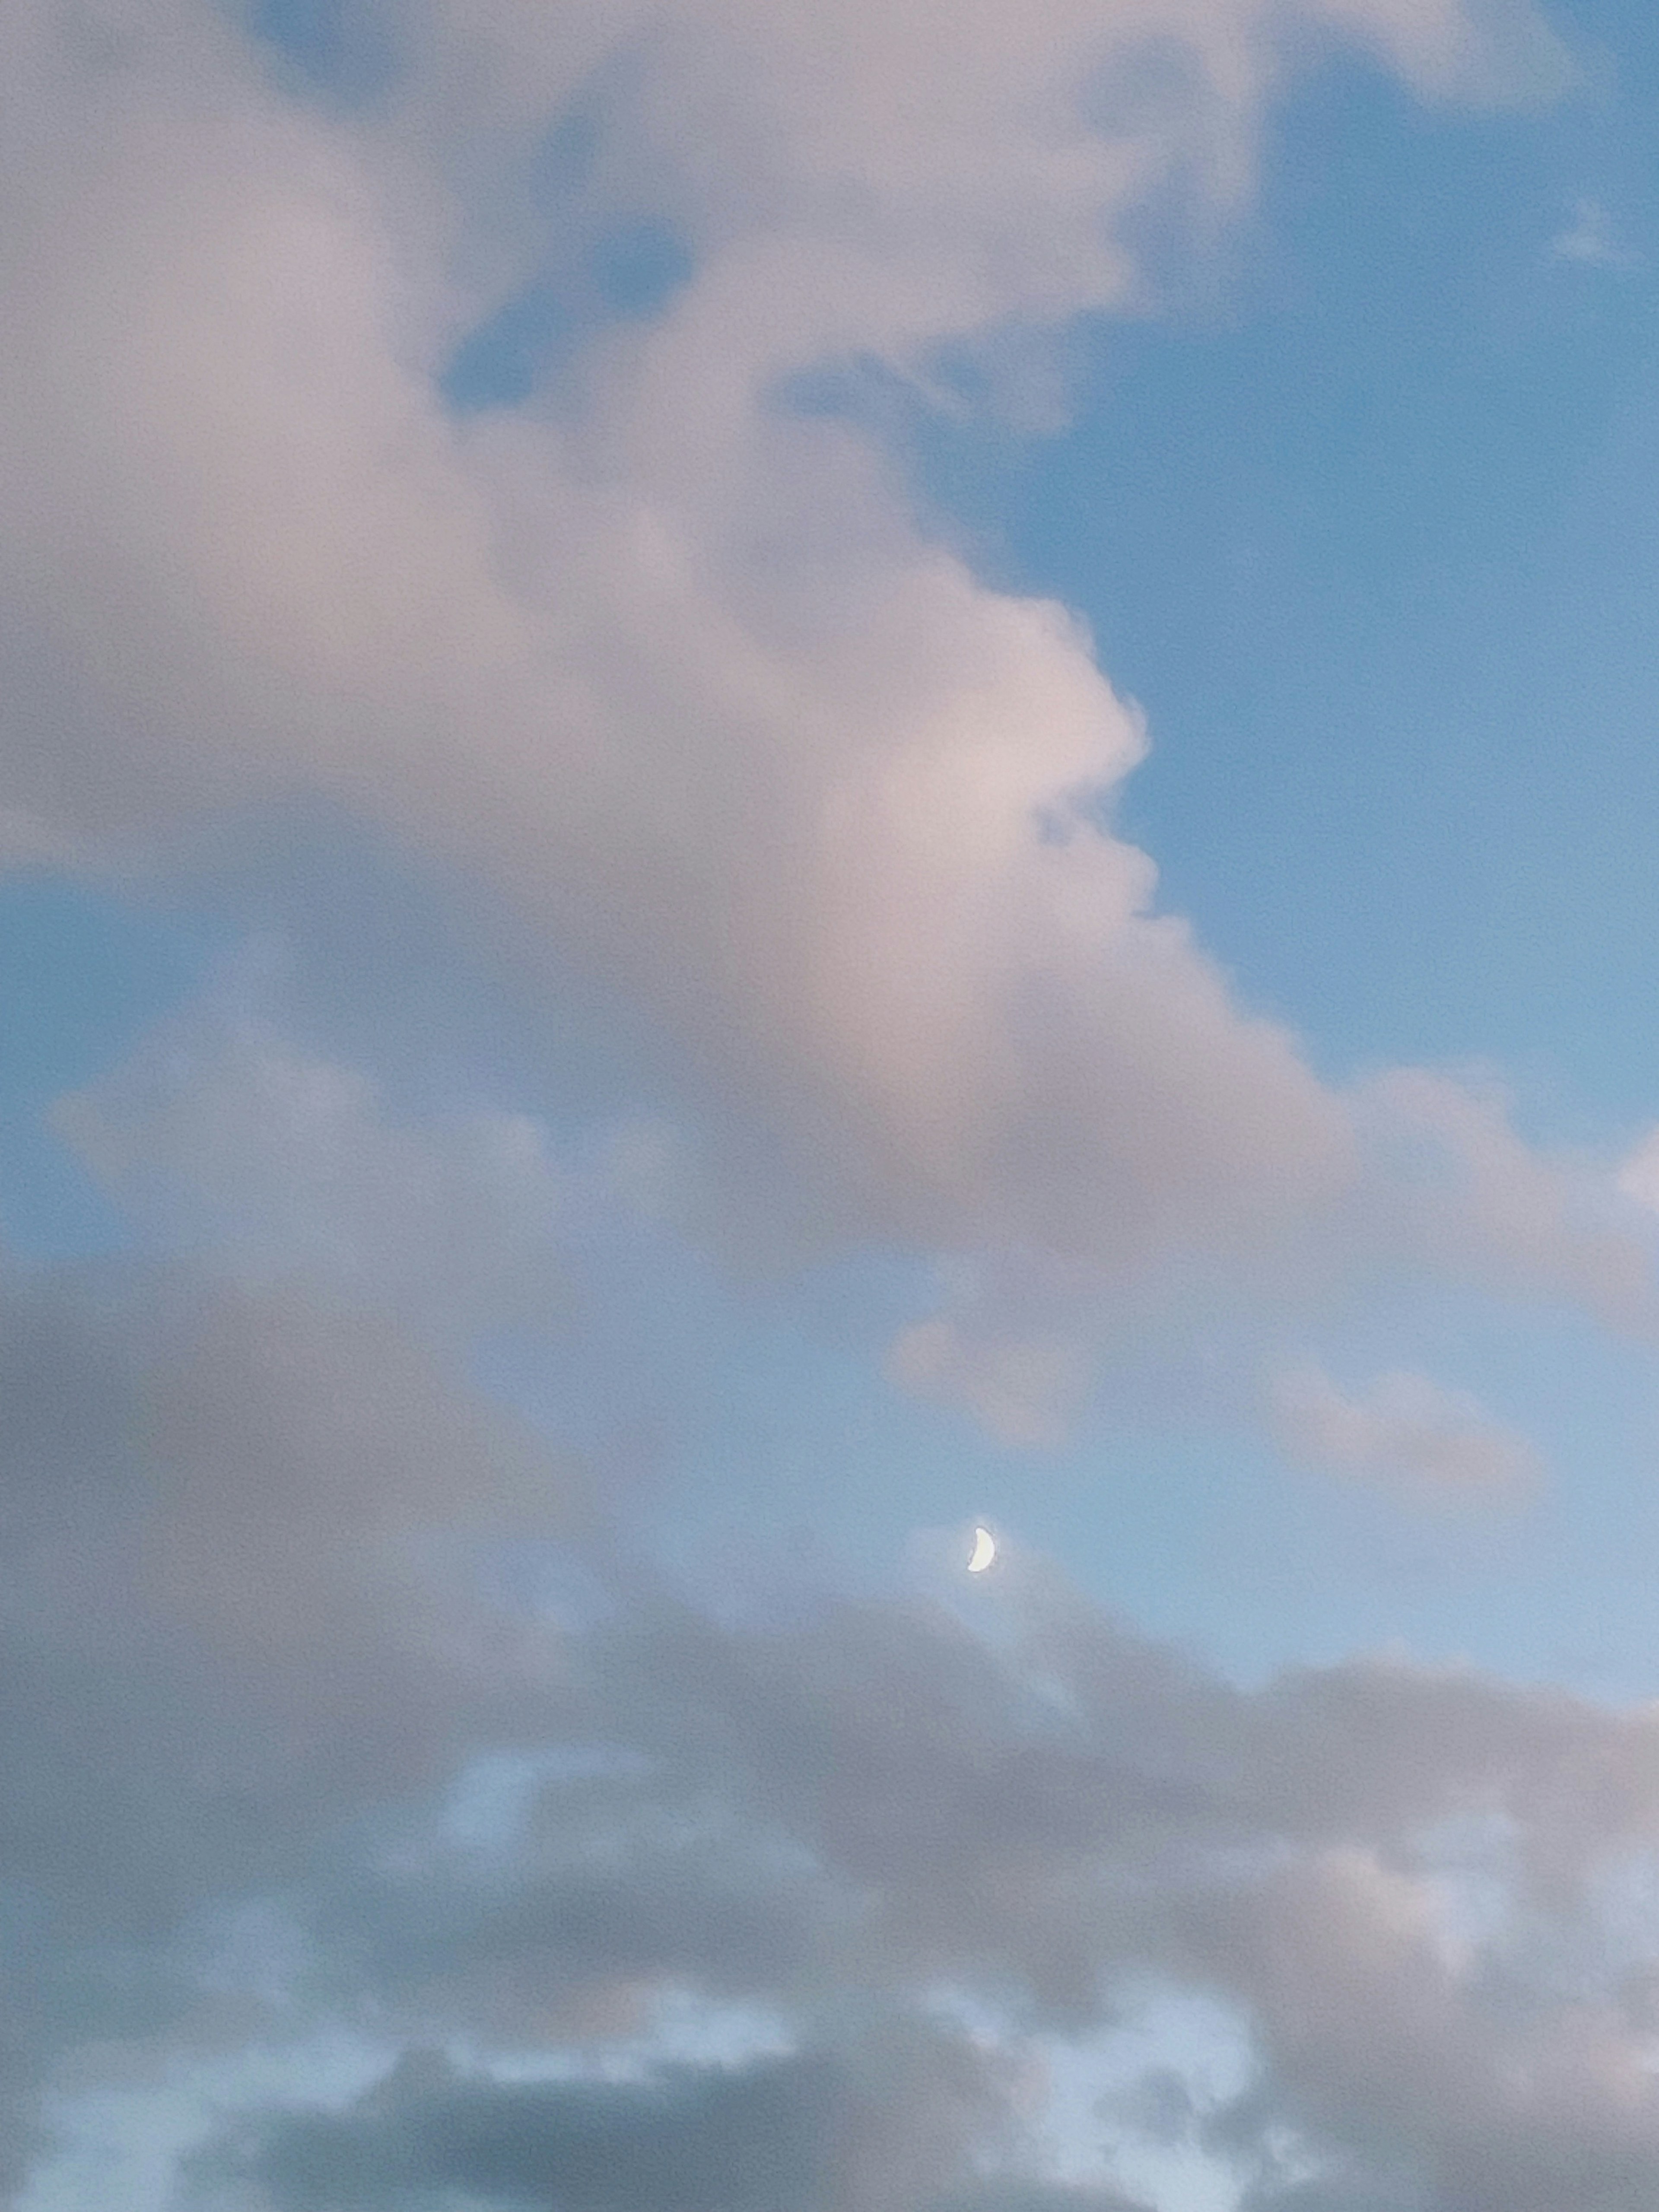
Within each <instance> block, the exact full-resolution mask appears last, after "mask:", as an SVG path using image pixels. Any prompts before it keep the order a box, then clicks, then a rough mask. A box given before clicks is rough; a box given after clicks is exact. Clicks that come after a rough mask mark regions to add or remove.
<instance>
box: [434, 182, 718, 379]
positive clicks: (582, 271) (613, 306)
mask: <svg viewBox="0 0 1659 2212" xmlns="http://www.w3.org/2000/svg"><path fill="white" fill-rule="evenodd" d="M691 270H692V260H691V255H690V250H689V249H688V247H687V246H686V245H685V243H684V240H683V239H681V237H680V236H679V235H678V233H677V232H676V231H675V230H674V229H673V228H671V226H670V225H669V224H667V223H665V222H658V221H656V220H655V219H653V218H647V217H641V218H638V219H636V220H634V221H630V222H617V223H612V224H610V225H608V226H606V227H605V228H603V229H602V230H601V231H600V233H599V236H598V237H597V238H596V239H595V240H593V241H592V244H591V245H590V246H588V248H587V249H586V252H585V253H584V254H582V256H581V257H580V261H579V264H578V265H577V267H576V269H575V270H574V273H571V274H568V275H562V276H538V277H536V278H534V279H533V280H532V282H530V283H526V284H525V285H523V286H521V287H520V289H519V290H517V291H516V292H514V293H513V295H511V296H510V297H509V298H508V299H507V300H505V301H502V302H501V305H500V306H499V307H495V308H494V309H492V311H491V312H490V313H489V314H488V315H486V316H485V317H484V318H483V320H482V321H480V322H479V323H477V325H475V326H474V327H473V328H472V329H471V331H468V332H467V333H466V335H465V337H463V338H462V339H461V340H460V342H459V344H458V345H457V346H456V348H455V349H454V351H453V353H452V354H451V356H450V358H449V360H448V361H447V363H446V364H445V366H444V368H443V369H442V371H441V374H440V376H439V379H438V385H439V390H440V391H441V393H442V395H443V398H444V400H445V402H446V404H447V405H448V407H449V408H450V409H451V410H453V412H454V413H456V414H459V415H472V414H478V413H481V412H483V411H484V410H489V409H492V408H499V407H520V406H522V405H523V404H525V403H526V401H527V400H529V399H531V398H533V397H534V396H535V395H536V393H537V392H538V391H540V390H542V389H543V388H544V386H547V385H548V384H550V382H551V381H552V380H555V379H556V377H557V375H558V374H559V372H560V371H561V370H562V368H564V367H565V366H566V365H567V364H568V362H570V361H571V360H572V359H574V356H575V355H576V353H577V352H578V350H579V349H580V347H581V346H582V345H583V344H584V343H586V342H587V341H588V340H590V339H591V338H592V337H593V336H594V334H595V333H596V331H599V330H601V329H603V328H604V327H605V325H609V324H613V323H617V322H629V321H648V320H649V319H651V318H652V317H653V316H655V315H658V314H660V313H662V312H663V310H664V309H665V307H666V306H667V305H668V303H669V301H671V299H672V297H673V295H675V293H676V292H678V290H679V289H680V288H681V286H682V285H684V283H687V282H688V280H689V279H690V275H691Z"/></svg>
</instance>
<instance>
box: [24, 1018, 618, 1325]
mask: <svg viewBox="0 0 1659 2212" xmlns="http://www.w3.org/2000/svg"><path fill="white" fill-rule="evenodd" d="M52 1121H53V1126H54V1127H55V1129H56V1131H57V1133H58V1134H59V1135H60V1136H61V1137H63V1138H64V1139H65V1140H66V1141H67V1142H68V1143H69V1144H70V1146H72V1147H73V1149H74V1150H75V1152H76V1154H77V1155H78V1156H79V1158H80V1159H81V1160H82V1163H83V1164H85V1165H86V1166H87V1168H88V1170H90V1171H91V1172H92V1174H93V1175H94V1176H95V1177H96V1179H97V1180H98V1182H100V1184H101V1185H102V1187H103V1188H104V1189H105V1190H106V1191H107V1192H108V1193H109V1194H110V1195H111V1196H112V1198H114V1199H115V1200H118V1202H119V1203H120V1205H121V1206H123V1207H124V1208H125V1210H126V1211H127V1212H128V1213H129V1214H130V1215H131V1217H132V1218H134V1219H135V1220H136V1221H137V1222H139V1223H141V1224H142V1225H143V1227H144V1228H145V1230H146V1231H147V1232H148V1234H149V1236H150V1237H152V1238H153V1239H155V1241H156V1243H158V1244H159V1246H160V1248H161V1249H163V1250H167V1251H171V1252H173V1253H179V1252H186V1253H190V1254H192V1255H195V1256H196V1257H197V1258H198V1259H199V1260H200V1261H203V1262H204V1263H205V1264H209V1265H211V1266H214V1267H216V1268H217V1269H219V1270H221V1271H222V1272H224V1273H228V1275H230V1276H231V1277H232V1279H234V1280H235V1281H236V1282H237V1283H238V1284H240V1285H241V1286H242V1287H243V1288H245V1289H246V1290H248V1291H252V1292H259V1291H265V1290H269V1289H271V1288H274V1287H276V1285H281V1284H283V1283H285V1282H290V1283H291V1282H294V1281H296V1280H298V1281H303V1282H306V1283H307V1284H308V1285H309V1286H310V1287H311V1289H312V1291H313V1294H314V1293H315V1292H316V1291H319V1290H321V1289H323V1288H325V1287H327V1288H329V1289H331V1290H332V1291H334V1292H335V1293H336V1294H337V1295H339V1296H341V1297H346V1298H348V1299H352V1300H355V1301H356V1302H358V1303H360V1304H361V1303H365V1302H366V1303H367V1304H368V1305H370V1306H371V1307H373V1308H374V1309H377V1310H384V1311H390V1312H393V1313H400V1314H402V1315H404V1316H407V1317H409V1318H411V1319H414V1320H416V1321H418V1322H421V1323H422V1324H423V1325H425V1326H426V1327H428V1328H439V1329H441V1330H442V1331H443V1332H444V1333H446V1334H456V1333H457V1332H459V1334H460V1335H461V1336H462V1337H463V1338H465V1336H466V1335H467V1334H469V1333H470V1332H471V1331H474V1330H476V1329H477V1328H480V1327H482V1326H483V1325H485V1324H486V1323H488V1322H492V1321H501V1320H517V1321H521V1322H536V1321H543V1320H544V1319H545V1318H546V1316H548V1315H549V1314H550V1312H553V1311H556V1309H557V1306H558V1304H559V1303H560V1301H561V1298H562V1293H563V1283H562V1272H561V1267H560V1260H559V1252H558V1246H559V1239H560V1237H561V1234H562V1231H564V1229H565V1227H566V1216H567V1212H574V1210H575V1208H576V1206H577V1204H578V1202H579V1200H580V1199H582V1198H584V1197H586V1195H587V1193H586V1191H585V1190H584V1189H583V1188H582V1187H581V1186H582V1180H583V1179H582V1178H581V1177H580V1176H578V1175H577V1174H576V1173H575V1172H574V1171H569V1172H567V1171H566V1170H564V1169H563V1168H562V1166H561V1164H559V1163H557V1162H556V1161H555V1159H554V1158H553V1157H552V1153H551V1150H550V1145H549V1142H548V1139H547V1136H546V1133H545V1132H544V1130H543V1129H542V1128H541V1127H539V1126H538V1124H537V1123H536V1122H535V1121H532V1119H531V1118H530V1117H529V1116H528V1115H523V1114H512V1113H505V1112H501V1111H500V1110H498V1109H485V1108H480V1107H470V1108H465V1109H459V1110H452V1111H450V1112H447V1113H440V1114H438V1115H428V1116H426V1117H425V1118H424V1119H423V1120H422V1121H414V1120H413V1119H404V1120H399V1119H398V1117H397V1116H396V1115H393V1114H391V1113H389V1112H388V1111H387V1110H386V1106H385V1103H384V1102H383V1101H382V1100H381V1099H380V1097H378V1096H377V1094H376V1091H375V1087H374V1084H373V1083H372V1082H371V1081H370V1080H369V1079H368V1077H367V1076H365V1075H364V1074H363V1073H362V1072H361V1071H359V1070H357V1069H356V1068H352V1067H348V1066H342V1065H341V1064H340V1063H338V1062H337V1061H334V1060H327V1059H325V1058H324V1057H322V1056H321V1055H320V1054H318V1053H316V1052H314V1051H312V1050H307V1049H305V1048H301V1047H299V1046H297V1045H296V1044H295V1043H294V1042H292V1041H291V1040H290V1039H289V1038H288V1037H286V1036H283V1033H282V1031H281V1030H279V1029H278V1028H277V1027H276V1025H275V1024H273V1023H272V1022H271V1021H270V1019H269V1018H268V1017H266V1016H264V1014H263V1013H262V1012H260V1011H259V1010H258V1005H257V993H255V994H249V993H248V992H247V991H246V989H243V988H240V987H238V986H237V984H236V981H235V979H234V977H232V978H228V979H227V980H226V982H225V984H224V985H223V986H222V987H221V988H220V989H219V990H218V991H216V993H214V994H210V997H209V999H208V1000H206V1001H204V1003H202V1004H200V1005H197V1006H192V1007H191V1008H190V1009H189V1010H188V1011H187V1012H185V1013H184V1014H182V1015H180V1016H179V1017H177V1018H174V1019H173V1020H172V1021H170V1022H168V1023H167V1024H164V1025H162V1026H161V1028H160V1029H159V1030H155V1032H153V1033H152V1034H151V1035H150V1036H148V1037H147V1038H146V1039H145V1040H144V1041H143V1044H142V1046H141V1047H140V1049H139V1051H138V1053H137V1054H136V1056H135V1057H133V1058H132V1059H131V1060H128V1061H127V1062H125V1064H124V1065H122V1066H120V1067H118V1068H117V1069H115V1070H113V1071H112V1072H111V1073H108V1074H106V1075H105V1076H104V1077H102V1078H100V1079H99V1080H98V1081H97V1082H96V1083H94V1085H91V1086H89V1087H88V1089H86V1090H84V1091H80V1092H77V1093H75V1094H73V1095H71V1096H69V1097H64V1098H61V1099H59V1100H58V1102H57V1103H56V1105H55V1106H54V1109H53V1111H52ZM635 1151H637V1143H636V1144H635ZM629 1157H630V1158H632V1155H631V1154H630V1156H629ZM634 1167H635V1181H639V1180H640V1177H641V1175H643V1174H645V1173H646V1172H647V1164H645V1163H643V1162H642V1161H640V1160H635V1162H634ZM588 1180H590V1181H591V1177H589V1178H588Z"/></svg>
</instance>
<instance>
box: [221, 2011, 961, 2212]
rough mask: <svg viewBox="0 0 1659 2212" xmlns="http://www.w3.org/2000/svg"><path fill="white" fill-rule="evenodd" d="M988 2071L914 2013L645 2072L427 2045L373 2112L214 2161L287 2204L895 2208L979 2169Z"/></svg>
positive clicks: (269, 2136)
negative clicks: (751, 2058)
mask: <svg viewBox="0 0 1659 2212" xmlns="http://www.w3.org/2000/svg"><path fill="white" fill-rule="evenodd" d="M982 2071H983V2068H982V2063H975V2057H974V2055H973V2053H972V2052H971V2051H970V2050H969V2049H968V2048H967V2047H966V2046H964V2045H961V2044H955V2045H953V2044H952V2043H951V2041H950V2040H949V2039H947V2038H946V2037H945V2036H944V2035H943V2034H941V2033H939V2032H938V2031H933V2032H931V2033H930V2032H929V2031H928V2030H927V2028H926V2027H924V2026H923V2025H922V2024H921V2022H908V2023H907V2022H904V2021H898V2022H896V2023H876V2024H872V2027H871V2028H869V2029H866V2033H865V2035H864V2036H863V2038H861V2039H860V2043H859V2045H857V2046H855V2047H854V2050H853V2051H850V2052H846V2051H843V2052H836V2051H806V2052H802V2053H800V2054H799V2055H798V2056H794V2057H787V2058H783V2059H773V2060H765V2061H761V2062H759V2063H754V2064H751V2065H750V2066H747V2067H742V2068H733V2069H714V2068H708V2069H702V2070H700V2071H693V2070H690V2069H679V2070H678V2071H677V2072H675V2073H672V2074H667V2075H662V2076H659V2078H657V2079H655V2080H648V2081H642V2082H638V2083H601V2082H562V2083H552V2082H535V2083H529V2082H526V2083H523V2084H519V2085H513V2086H508V2085H503V2084H501V2083H499V2082H495V2081H489V2080H488V2079H487V2078H486V2079H484V2080H481V2081H480V2080H473V2081H462V2080H458V2079H457V2078H456V2077H455V2075H453V2072H452V2070H451V2069H450V2068H449V2067H448V2066H447V2064H446V2063H445V2062H444V2061H443V2059H442V2058H441V2057H438V2056H436V2055H435V2054H434V2055H432V2056H424V2055H422V2056H420V2057H414V2058H412V2059H405V2060H404V2061H403V2062H402V2063H401V2064H400V2065H399V2067H398V2070H397V2072H396V2073H395V2074H394V2075H392V2077H391V2079H390V2080H388V2081H385V2082H383V2083H381V2084H380V2086H379V2087H377V2088H376V2089H375V2090H374V2091H373V2092H372V2093H370V2095H369V2096H368V2098H366V2099H365V2100H363V2103H362V2106H360V2107H359V2109H358V2110H357V2111H356V2112H351V2113H349V2114H346V2115H343V2116H342V2117H340V2118H323V2117H320V2116H319V2117H315V2118H313V2117H310V2116H295V2118H289V2119H287V2120H277V2121H276V2122H274V2123H268V2124H265V2125H264V2127H263V2128H262V2129H259V2130H254V2131H252V2133H253V2138H254V2139H253V2141H252V2143H250V2144H247V2145H246V2146H243V2147H238V2148H236V2149H234V2150H232V2151H231V2152H230V2153H229V2154H228V2155H227V2152H226V2150H225V2149H223V2148H221V2149H217V2150H216V2151H215V2152H214V2153H213V2154H211V2155H210V2157H209V2158H206V2159H204V2160H199V2161H198V2174H199V2176H200V2177H201V2179H203V2180H204V2181H206V2182H208V2183H209V2185H210V2184H211V2180H212V2178H213V2169H214V2167H215V2166H218V2167H219V2168H220V2169H221V2171H222V2170H223V2169H224V2168H225V2167H226V2166H230V2167H231V2169H232V2171H233V2172H234V2169H235V2167H236V2166H241V2167H242V2169H243V2170H244V2171H248V2170H250V2169H251V2170H252V2173H253V2175H254V2176H255V2177H256V2178H257V2179H258V2181H259V2182H260V2183H262V2184H263V2185H264V2191H265V2202H266V2203H269V2204H270V2207H271V2208H272V2212H322V2208H324V2207H328V2208H331V2209H332V2208H338V2212H357V2208H360V2207H361V2208H362V2212H370V2208H374V2207H377V2206H386V2207H388V2208H390V2207H396V2206H398V2205H402V2204H404V2203H408V2202H410V2201H411V2200H418V2199H419V2198H421V2197H423V2196H441V2195H442V2194H443V2193H444V2192H447V2191H459V2192H461V2193H463V2194H464V2195H465V2197H466V2198H467V2199H468V2201H470V2202H477V2201H482V2202H483V2203H489V2204H501V2205H508V2206H532V2205H544V2204H548V2203H555V2204H558V2205H562V2206H568V2207H569V2208H570V2212H612V2208H614V2212H652V2208H653V2207H655V2206H660V2207H662V2208H663V2212H842V2208H845V2212H866V2208H868V2212H884V2208H887V2207H899V2206H904V2205H908V2204H910V2203H915V2201H916V2199H917V2197H918V2195H919V2194H920V2195H921V2196H923V2197H928V2196H930V2195H931V2194H932V2193H933V2191H935V2190H937V2189H938V2187H939V2185H940V2184H941V2183H948V2181H949V2179H951V2176H952V2174H953V2172H955V2171H957V2170H960V2169H962V2168H963V2167H965V2166H966V2165H967V2162H968V2161H967V2155H966V2153H967V2148H968V2140H969V2138H968V2134H967V2130H965V2129H964V2126H963V2121H964V2118H966V2119H967V2120H968V2121H969V2124H971V2121H972V2118H974V2117H975V2114H976V2112H977V2111H978V2110H979V2108H980V2107H981V2106H982V2105H983V2104H984V2103H985V2101H986V2100H985V2096H984V2090H983V2087H982V2086H981V2081H980V2079H979V2076H980V2075H981V2072H982ZM191 2201H192V2202H201V2201H208V2202H210V2201H211V2197H210V2196H209V2197H206V2198H205V2200H204V2198H202V2197H191ZM243 2201H245V2200H243Z"/></svg>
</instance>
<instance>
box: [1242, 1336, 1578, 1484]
mask: <svg viewBox="0 0 1659 2212" xmlns="http://www.w3.org/2000/svg"><path fill="white" fill-rule="evenodd" d="M1271 1395H1272V1404H1273V1424H1274V1429H1275V1432H1276V1434H1277V1437H1278V1440H1279V1444H1280V1446H1281V1447H1282V1448H1283V1449H1284V1450H1285V1452H1287V1453H1288V1454H1289V1455H1290V1456H1291V1458H1292V1459H1293V1460H1295V1461H1297V1462H1299V1463H1300V1464H1302V1465H1303V1466H1305V1467H1310V1468H1315V1469H1316V1470H1318V1471H1319V1472H1320V1473H1322V1474H1336V1475H1340V1476H1342V1477H1344V1478H1346V1479H1347V1480H1354V1481H1359V1482H1365V1483H1370V1484H1374V1485H1376V1486H1377V1487H1379V1488H1381V1489H1383V1490H1389V1491H1393V1492H1396V1493H1397V1494H1399V1495H1400V1496H1401V1497H1404V1498H1417V1499H1419V1501H1425V1500H1426V1501H1437V1502H1439V1503H1442V1504H1450V1503H1455V1502H1456V1501H1459V1500H1469V1501H1477V1502H1478V1501H1480V1500H1482V1499H1486V1500H1501V1499H1504V1498H1515V1497H1516V1496H1518V1495H1524V1494H1525V1493H1526V1492H1528V1491H1529V1490H1531V1489H1532V1488H1534V1486H1536V1484H1537V1483H1538V1481H1539V1480H1540V1479H1541V1474H1542V1467H1541V1462H1540V1460H1539V1456H1538V1454H1537V1452H1536V1451H1535V1450H1534V1448H1533V1446H1532V1445H1531V1444H1530V1443H1528V1441H1527V1439H1526V1438H1525V1437H1523V1436H1522V1435H1521V1434H1520V1433H1519V1432H1518V1431H1516V1430H1514V1429H1511V1428H1508V1427H1506V1426H1505V1425H1504V1424H1503V1423H1502V1422H1500V1421H1495V1420H1494V1419H1492V1416H1491V1414H1489V1413H1487V1412H1486V1408H1485V1407H1483V1406H1482V1405H1481V1404H1480V1401H1479V1400H1478V1399H1475V1398H1473V1397H1471V1396H1470V1395H1468V1392H1467V1391H1462V1390H1446V1389H1442V1388H1441V1387H1440V1385H1439V1384H1438V1383H1433V1382H1431V1380H1430V1379H1429V1377H1428V1376H1426V1375H1414V1374H1410V1373H1407V1372H1396V1373H1394V1374H1390V1375H1380V1376H1377V1377H1376V1381H1375V1382H1373V1383H1370V1385H1369V1386H1368V1387H1367V1388H1365V1389H1362V1390H1360V1391H1359V1392H1358V1393H1357V1394H1352V1395H1349V1394H1345V1393H1344V1392H1343V1391H1342V1390H1340V1389H1339V1388H1338V1387H1337V1385H1336V1384H1335V1383H1333V1382H1332V1380H1331V1378H1330V1377H1329V1376H1328V1375H1326V1374H1323V1373H1322V1372H1321V1370H1319V1369H1318V1368H1316V1367H1307V1368H1302V1369H1299V1370H1296V1371H1294V1372H1292V1373H1289V1374H1285V1375H1281V1376H1279V1378H1278V1379H1277V1381H1276V1382H1275V1383H1274V1384H1273V1390H1272V1394H1271Z"/></svg>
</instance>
